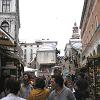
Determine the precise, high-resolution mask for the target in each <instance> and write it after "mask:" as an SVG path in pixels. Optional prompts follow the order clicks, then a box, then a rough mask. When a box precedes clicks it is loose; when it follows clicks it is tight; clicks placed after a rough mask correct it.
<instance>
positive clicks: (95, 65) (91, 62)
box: [87, 56, 100, 100]
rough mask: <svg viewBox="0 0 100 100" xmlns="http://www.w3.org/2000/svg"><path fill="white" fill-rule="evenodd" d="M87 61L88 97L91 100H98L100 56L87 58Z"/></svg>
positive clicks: (99, 90) (99, 94)
mask: <svg viewBox="0 0 100 100" xmlns="http://www.w3.org/2000/svg"><path fill="white" fill-rule="evenodd" d="M87 61H88V63H87V66H88V73H89V79H90V81H89V85H90V96H91V98H92V99H93V100H100V56H99V57H97V56H96V57H89V58H87Z"/></svg>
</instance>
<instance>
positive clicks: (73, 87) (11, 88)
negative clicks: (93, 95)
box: [0, 73, 89, 100]
mask: <svg viewBox="0 0 100 100" xmlns="http://www.w3.org/2000/svg"><path fill="white" fill-rule="evenodd" d="M88 97H89V91H88V81H87V79H85V75H84V74H83V73H81V74H80V75H79V76H78V77H77V79H76V78H71V79H68V78H66V79H63V76H62V75H60V74H58V75H55V74H54V75H52V76H49V80H47V79H46V78H45V76H39V77H36V76H34V77H33V76H32V75H30V74H29V73H24V74H23V76H21V77H20V78H19V79H17V78H16V76H14V75H9V76H6V77H5V78H4V79H0V100H86V98H88Z"/></svg>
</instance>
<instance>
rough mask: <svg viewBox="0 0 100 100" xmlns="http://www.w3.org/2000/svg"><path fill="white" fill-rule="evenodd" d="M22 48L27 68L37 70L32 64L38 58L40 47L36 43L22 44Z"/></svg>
mask: <svg viewBox="0 0 100 100" xmlns="http://www.w3.org/2000/svg"><path fill="white" fill-rule="evenodd" d="M20 46H21V48H22V50H23V57H22V58H23V61H24V63H25V66H28V67H32V68H35V66H34V65H32V63H33V62H34V60H35V58H36V51H37V49H38V45H37V44H36V43H25V42H24V43H22V42H21V43H20Z"/></svg>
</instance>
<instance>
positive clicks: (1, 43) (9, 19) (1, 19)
mask: <svg viewBox="0 0 100 100" xmlns="http://www.w3.org/2000/svg"><path fill="white" fill-rule="evenodd" d="M19 28H20V18H19V0H0V49H1V51H2V52H1V53H0V56H1V64H0V65H1V66H0V70H1V72H5V73H7V74H18V72H17V71H18V70H20V69H21V66H22V63H23V62H22V59H21V54H22V53H21V52H22V51H21V48H20V46H19V38H18V35H19Z"/></svg>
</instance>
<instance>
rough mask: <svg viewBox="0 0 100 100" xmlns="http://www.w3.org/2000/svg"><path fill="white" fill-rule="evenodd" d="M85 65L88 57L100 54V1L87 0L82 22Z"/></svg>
mask: <svg viewBox="0 0 100 100" xmlns="http://www.w3.org/2000/svg"><path fill="white" fill-rule="evenodd" d="M80 29H81V39H82V53H83V54H82V55H83V64H86V60H87V57H90V56H95V55H99V54H100V0H85V1H84V6H83V11H82V16H81V21H80Z"/></svg>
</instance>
